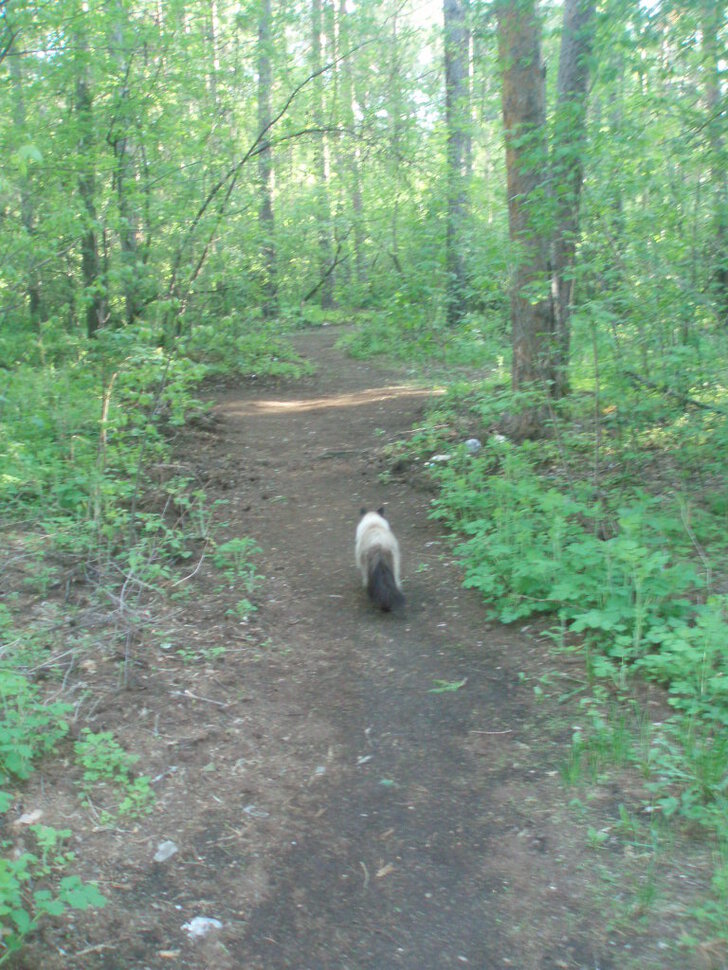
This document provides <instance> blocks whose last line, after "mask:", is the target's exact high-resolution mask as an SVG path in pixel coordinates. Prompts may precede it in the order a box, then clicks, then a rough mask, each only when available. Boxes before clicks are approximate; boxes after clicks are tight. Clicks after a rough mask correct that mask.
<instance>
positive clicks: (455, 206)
mask: <svg viewBox="0 0 728 970" xmlns="http://www.w3.org/2000/svg"><path fill="white" fill-rule="evenodd" d="M466 7H467V0H444V4H443V14H444V26H445V32H444V45H445V120H446V125H447V239H446V247H445V248H446V269H447V283H446V287H445V302H446V315H447V323H448V324H449V325H450V326H455V325H457V324H458V323H460V321H461V320H462V318H463V316H464V315H465V312H466V309H467V280H466V270H465V249H466V241H465V238H464V233H465V222H466V219H467V210H468V203H467V176H466V167H467V161H468V155H469V148H468V142H469V137H470V35H469V32H468V27H467V21H466Z"/></svg>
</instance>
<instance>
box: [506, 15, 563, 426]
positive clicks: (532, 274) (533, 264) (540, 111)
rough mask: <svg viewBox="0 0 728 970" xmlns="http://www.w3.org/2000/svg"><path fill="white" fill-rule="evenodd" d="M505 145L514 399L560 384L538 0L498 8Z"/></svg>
mask: <svg viewBox="0 0 728 970" xmlns="http://www.w3.org/2000/svg"><path fill="white" fill-rule="evenodd" d="M497 16H498V56H499V60H500V64H501V71H502V106H503V124H504V128H505V141H506V172H507V192H508V223H509V232H510V239H511V246H512V249H513V261H514V267H513V271H512V277H511V342H512V348H513V363H512V371H511V375H512V386H513V390H514V391H518V390H522V389H524V388H527V387H528V386H529V385H534V384H535V385H537V386H538V387H539V388H541V389H542V390H544V391H546V392H547V393H550V392H551V388H552V387H553V385H554V382H555V370H554V336H555V334H554V312H553V303H552V299H551V293H550V285H549V282H550V281H549V276H550V262H549V250H550V238H549V235H548V230H547V222H548V220H547V219H545V218H544V214H543V212H544V208H545V205H546V201H547V186H546V173H547V161H548V159H547V137H546V93H545V84H544V69H543V64H542V60H541V24H540V22H539V19H538V16H537V13H536V2H535V0H501V2H500V3H499V4H498V7H497ZM539 421H540V414H539V412H538V409H530V410H528V411H524V412H523V413H522V415H521V416H520V417H519V419H518V422H517V423H518V427H516V428H514V433H518V434H520V435H522V436H527V435H530V434H533V433H536V432H537V431H538V430H539V428H538V424H539Z"/></svg>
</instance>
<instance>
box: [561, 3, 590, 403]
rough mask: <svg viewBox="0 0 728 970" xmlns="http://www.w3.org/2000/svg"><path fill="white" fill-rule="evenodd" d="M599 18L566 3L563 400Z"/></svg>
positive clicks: (581, 5)
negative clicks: (589, 94)
mask: <svg viewBox="0 0 728 970" xmlns="http://www.w3.org/2000/svg"><path fill="white" fill-rule="evenodd" d="M594 15H595V5H594V3H593V2H592V0H565V3H564V17H563V26H562V32H561V53H560V56H559V74H558V79H557V103H556V112H555V120H554V134H553V146H552V152H551V179H552V184H551V191H552V195H553V199H554V205H555V210H556V218H555V232H554V245H553V276H552V287H553V300H554V314H555V324H556V342H555V347H554V364H555V374H554V377H555V380H554V384H553V386H552V394H553V396H554V397H557V398H558V397H563V395H565V394H566V393H568V390H569V379H568V371H569V349H570V344H571V305H572V301H573V294H574V262H575V254H576V244H577V241H578V236H579V198H580V195H581V185H582V180H583V169H584V158H583V156H584V146H585V142H586V108H587V90H588V86H589V66H590V65H589V60H590V57H591V52H592V43H593V37H594Z"/></svg>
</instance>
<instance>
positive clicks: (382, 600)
mask: <svg viewBox="0 0 728 970" xmlns="http://www.w3.org/2000/svg"><path fill="white" fill-rule="evenodd" d="M367 592H368V593H369V596H370V598H371V600H372V601H373V602H374V603H376V605H377V606H378V607H379V608H380V609H382V610H384V612H385V613H388V612H389V611H390V610H392V609H396V607H398V606H402V605H403V604H404V596H403V595H402V593H401V591H400V589H399V587H398V586H397V584H396V583H395V581H394V573H393V572H392V570H391V568H390V566H389V564H388V563H386V562H385V561H384V560H383V559H382V558H380V557H377V559H376V561H375V562H374V563H372V564H370V567H369V582H368V584H367Z"/></svg>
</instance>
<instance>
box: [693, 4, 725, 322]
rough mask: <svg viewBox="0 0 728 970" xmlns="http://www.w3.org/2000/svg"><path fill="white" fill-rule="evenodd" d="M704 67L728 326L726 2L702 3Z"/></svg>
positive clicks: (716, 240) (719, 282)
mask: <svg viewBox="0 0 728 970" xmlns="http://www.w3.org/2000/svg"><path fill="white" fill-rule="evenodd" d="M700 15H701V16H700V20H701V28H702V34H703V67H704V70H705V95H704V96H705V107H706V110H707V115H708V120H707V129H708V138H709V142H710V170H711V172H710V174H711V179H710V181H711V184H712V186H713V192H714V196H713V206H714V216H713V219H714V230H713V233H714V234H713V246H712V247H711V248H712V250H713V258H712V260H711V262H712V267H711V273H712V277H713V279H712V283H713V286H714V288H715V298H716V302H717V307H718V314H719V319H720V322H721V323H722V324H723V326H728V172H727V171H726V166H727V165H728V152H726V143H725V139H726V118H727V117H728V113H727V112H726V108H725V105H724V104H723V106H722V109H721V99H722V97H723V96H722V94H721V88H720V57H721V53H722V48H721V47H720V43H719V32H720V28H721V26H722V25H723V23H724V21H725V2H724V0H718V2H717V0H701V11H700Z"/></svg>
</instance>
